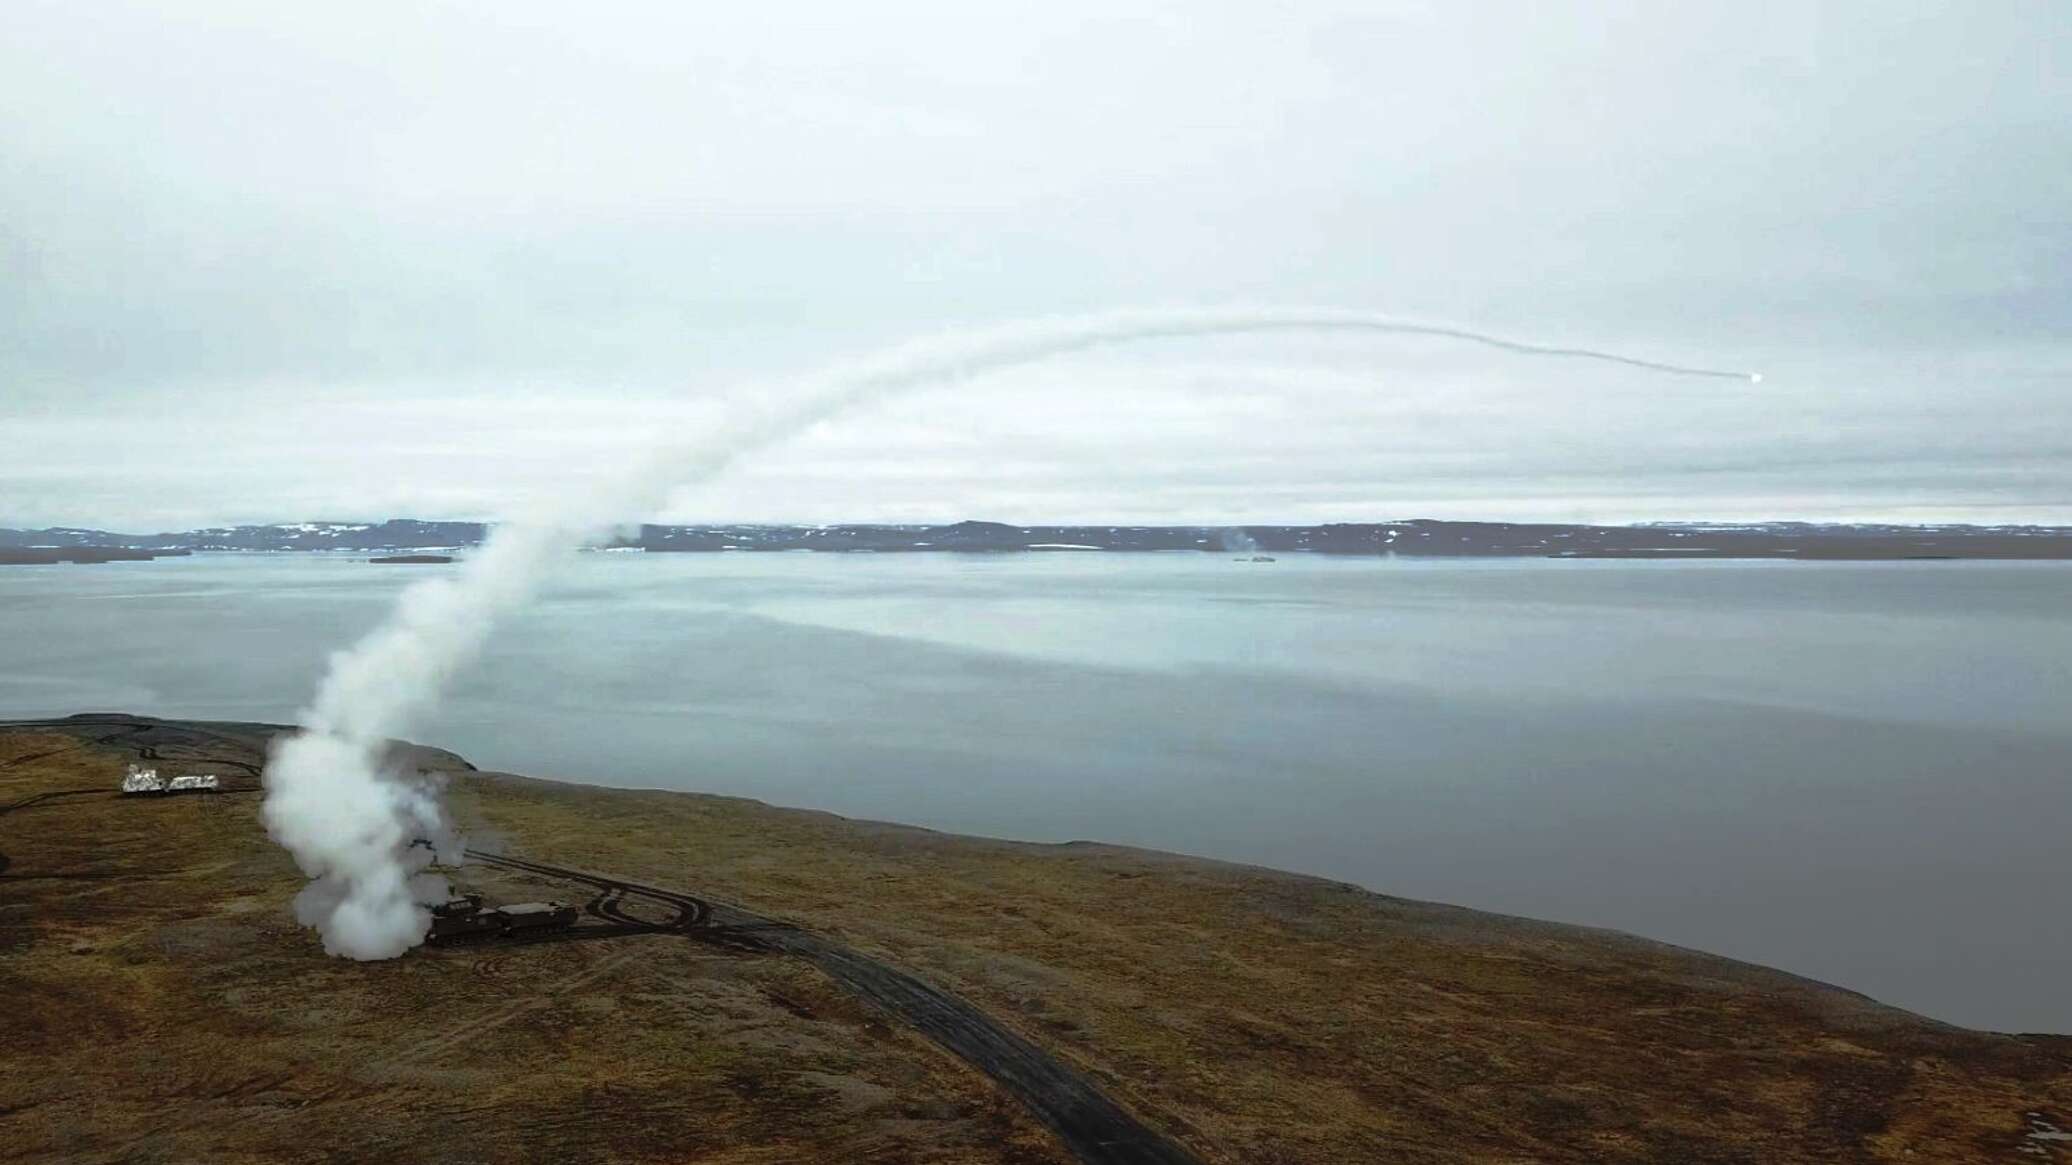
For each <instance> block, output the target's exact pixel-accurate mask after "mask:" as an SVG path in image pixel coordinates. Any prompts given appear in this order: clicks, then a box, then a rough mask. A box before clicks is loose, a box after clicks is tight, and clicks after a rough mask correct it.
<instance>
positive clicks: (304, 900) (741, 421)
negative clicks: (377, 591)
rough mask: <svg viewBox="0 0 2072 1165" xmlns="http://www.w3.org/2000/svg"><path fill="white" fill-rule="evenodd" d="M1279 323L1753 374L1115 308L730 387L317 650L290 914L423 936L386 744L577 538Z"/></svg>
mask: <svg viewBox="0 0 2072 1165" xmlns="http://www.w3.org/2000/svg"><path fill="white" fill-rule="evenodd" d="M1279 331H1360V332H1375V333H1382V334H1392V335H1406V336H1429V337H1437V338H1442V339H1451V340H1460V341H1464V342H1467V343H1473V344H1480V345H1484V346H1487V347H1493V348H1499V349H1502V350H1504V351H1507V352H1514V353H1519V354H1523V355H1529V356H1539V357H1558V358H1568V359H1582V360H1599V361H1606V362H1609V363H1613V364H1622V365H1626V366H1628V367H1633V368H1642V369H1647V370H1650V371H1654V372H1660V373H1664V374H1667V375H1674V376H1695V377H1713V378H1723V379H1731V380H1743V381H1752V380H1756V379H1759V378H1758V377H1756V376H1755V375H1754V374H1752V373H1746V372H1732V371H1723V370H1719V369H1711V368H1697V367H1689V366H1684V365H1676V364H1663V363H1659V362H1656V361H1652V360H1643V359H1639V358H1637V357H1633V356H1626V355H1621V354H1619V353H1616V352H1605V351H1598V350H1595V349H1588V348H1564V347H1550V346H1546V345H1540V344H1530V343H1525V342H1523V341H1519V340H1514V339H1509V338H1506V337H1502V336H1495V335H1490V334H1488V333H1484V332H1476V331H1471V330H1468V329H1465V328H1456V327H1447V326H1442V325H1436V324H1420V323H1414V322H1409V321H1404V320H1397V319H1392V318H1389V317H1386V316H1376V315H1368V314H1364V313H1360V312H1350V311H1293V310H1282V311H1234V310H1201V311H1126V312H1116V313H1110V314H1103V315H1094V316H1078V317H1067V318H1059V319H1046V320H1036V321H1030V322H1024V323H1017V324H1010V325H1005V326H1001V327H994V328H984V329H976V330H971V331H965V332H957V333H950V334H946V335H943V336H938V337H933V338H929V339H923V340H917V341H913V342H910V343H906V344H902V345H899V346H896V347H893V348H889V349H886V350H884V351H882V352H880V353H878V354H876V355H874V356H871V357H868V358H865V359H862V360H858V361H854V362H851V363H847V364H842V365H839V366H836V367H834V368H832V369H830V370H828V371H827V372H825V373H823V374H821V375H819V376H817V377H812V378H808V379H806V380H802V381H800V382H797V383H795V384H791V385H788V386H784V387H782V388H781V389H779V390H776V391H763V392H760V393H748V392H743V393H740V394H737V395H735V396H734V397H732V398H730V399H729V400H728V401H727V402H726V409H725V411H724V413H723V416H722V419H721V420H720V421H719V423H717V424H716V425H714V426H713V427H712V428H711V429H710V430H708V431H706V432H704V433H702V434H700V435H699V436H697V437H696V438H695V439H694V440H689V441H686V442H683V443H681V444H670V445H664V446H662V447H660V448H658V449H657V450H656V452H655V453H654V454H653V455H652V456H650V457H648V458H647V459H646V460H645V461H643V462H642V463H641V464H639V465H637V466H636V467H635V468H633V469H632V470H631V471H630V472H627V473H625V474H623V475H621V476H618V477H616V478H614V479H612V480H610V481H608V482H607V483H606V484H604V485H602V486H599V487H596V488H592V489H590V490H588V491H587V492H585V493H582V494H580V495H579V496H576V497H572V498H567V499H563V500H561V501H559V502H558V503H557V504H556V505H555V506H554V507H552V508H551V509H549V510H547V511H544V512H541V513H537V514H532V515H527V516H523V517H520V518H518V519H516V520H513V521H508V522H504V523H501V524H499V525H498V526H497V527H496V528H495V530H494V532H493V533H491V535H490V537H489V538H488V540H487V541H485V542H484V543H483V545H482V546H481V548H480V549H478V550H477V551H476V552H475V553H473V554H471V555H469V556H468V557H467V559H466V560H465V561H464V562H463V563H462V564H461V566H460V568H459V570H458V571H457V572H456V573H454V574H453V575H451V576H448V577H440V578H432V579H427V580H424V581H422V582H419V583H416V584H414V585H412V586H411V587H410V588H408V589H407V590H405V591H404V592H403V594H402V596H401V597H400V598H399V599H398V600H397V603H396V608H395V611H394V612H393V613H392V614H391V615H390V616H389V618H388V621H387V622H385V623H384V624H383V625H382V626H381V627H379V628H377V629H376V630H375V631H373V632H372V633H370V634H369V635H368V636H367V637H366V638H364V639H362V640H360V641H359V642H358V643H356V644H354V645H353V646H351V647H350V648H347V649H345V650H343V651H340V652H337V653H335V654H334V655H333V656H332V657H331V666H330V671H329V673H328V674H327V675H326V676H325V677H324V679H323V682H322V683H321V684H320V685H319V686H318V688H317V693H316V697H315V699H314V700H313V701H312V702H311V703H310V705H309V707H307V708H306V709H304V710H303V711H302V713H301V714H300V716H299V717H298V722H299V723H300V725H301V727H302V731H301V732H299V733H296V734H294V735H292V736H290V735H284V736H282V737H279V738H277V740H276V743H275V745H274V748H273V752H272V755H271V757H270V758H269V760H268V763H267V766H266V804H265V808H264V816H265V820H266V826H267V831H268V832H269V833H270V834H271V835H272V836H273V838H274V840H276V841H278V842H280V843H281V845H283V846H285V847H286V848H287V849H288V850H289V852H290V853H292V854H293V855H294V856H295V861H296V863H297V864H298V865H299V866H301V868H302V871H303V872H304V873H305V874H307V875H309V877H310V879H311V882H310V885H309V886H307V887H306V888H305V889H304V890H303V892H302V893H301V895H300V896H298V897H297V899H296V916H297V918H298V919H300V920H301V921H302V922H303V923H304V925H308V926H313V927H315V928H316V929H317V931H318V932H319V933H320V934H322V936H323V941H324V949H325V950H326V951H327V952H329V953H331V954H334V955H343V956H346V957H348V958H354V959H386V958H393V957H395V956H397V955H400V954H402V953H403V952H404V951H406V950H409V949H410V948H411V947H413V946H416V945H417V944H419V943H420V942H423V941H424V936H425V933H426V931H427V930H429V929H430V925H431V915H430V912H429V910H428V909H427V907H426V905H425V904H426V903H427V902H431V901H436V900H437V899H438V898H439V897H440V896H442V895H443V894H444V892H445V889H444V886H443V883H441V882H440V881H439V880H438V879H436V878H433V877H429V876H428V875H426V874H424V872H423V871H424V868H425V867H426V866H427V865H428V864H430V863H431V862H432V860H433V857H434V850H433V849H431V848H427V846H426V845H420V844H413V843H414V842H416V841H417V839H425V841H426V842H428V843H430V845H432V846H436V847H437V851H438V853H439V856H441V857H442V858H444V859H446V860H448V861H453V860H457V858H458V850H459V848H460V847H459V845H458V843H457V842H456V840H455V839H454V837H453V833H452V830H451V828H450V826H449V825H448V823H447V821H446V817H445V814H444V812H443V810H442V809H441V807H440V803H439V796H438V792H439V791H438V786H437V784H436V782H434V781H431V780H428V779H425V778H422V777H419V776H417V775H415V774H414V773H411V772H407V771H405V770H404V769H403V768H402V767H401V766H399V765H398V764H396V763H395V762H394V761H393V760H392V759H391V758H390V756H389V741H390V739H391V738H393V737H396V736H400V735H402V734H404V733H406V732H408V731H410V729H411V727H412V726H413V724H414V723H415V722H416V720H417V719H418V717H420V716H421V715H423V714H424V713H425V712H427V711H429V710H430V709H431V708H432V707H433V706H434V705H435V704H436V703H437V702H438V699H439V696H440V694H441V693H442V692H443V691H444V690H445V687H446V684H447V682H448V680H449V679H450V678H451V677H452V676H453V674H454V672H455V671H456V670H458V669H459V668H461V667H463V666H465V665H466V664H467V663H468V662H469V661H470V660H472V659H473V658H474V657H475V655H476V654H477V653H478V652H480V650H481V648H482V645H483V643H484V642H485V641H486V640H487V639H488V637H489V635H490V633H491V631H492V629H493V628H494V627H495V625H496V622H497V620H498V618H499V617H500V616H502V615H503V614H504V613H505V612H506V611H509V610H511V609H513V608H515V607H517V606H519V605H521V604H523V603H524V602H526V601H527V600H528V599H529V598H530V597H531V596H532V595H533V593H534V591H535V590H536V589H537V588H538V586H539V584H540V581H541V580H542V578H543V577H544V576H545V575H546V573H547V572H548V570H549V569H551V567H552V566H553V565H554V564H555V563H556V562H558V561H559V560H561V559H562V558H564V557H565V556H566V555H567V554H568V552H569V551H571V550H573V549H575V548H576V547H578V546H580V545H582V544H583V542H584V541H585V540H586V539H589V538H592V537H595V536H597V535H599V534H602V533H604V532H605V531H606V530H608V529H610V528H611V527H612V526H613V525H615V524H616V523H619V522H623V521H625V520H627V519H629V518H632V517H636V516H639V515H644V514H648V513H652V512H654V511H655V510H657V509H659V508H660V507H661V506H662V505H663V504H665V503H666V501H667V500H668V497H669V494H670V492H671V491H672V490H674V489H675V488H677V487H679V486H682V485H687V484H692V483H695V482H699V481H702V480H705V479H707V478H710V477H712V476H714V475H716V474H718V473H720V472H722V471H723V470H725V469H726V468H727V467H728V465H730V464H731V463H732V462H734V461H735V460H736V459H737V458H740V457H741V456H743V455H745V454H748V453H751V452H754V451H755V450H757V449H760V448H762V447H764V446H767V445H770V444H772V443H774V442H777V441H780V440H783V439H784V438H785V437H787V436H790V435H791V434H794V433H797V432H799V431H800V430H803V429H805V428H806V427H808V426H810V425H812V424H814V423H815V422H817V421H820V420H822V419H823V418H826V417H829V416H831V415H833V414H835V413H837V412H840V411H841V410H843V409H845V408H848V407H850V406H853V405H857V404H861V403H863V402H866V401H870V400H876V399H880V398H883V397H886V396H890V395H892V394H895V393H899V392H902V391H906V390H910V389H914V388H919V387H923V386H926V385H931V384H941V383H946V382H954V381H958V380H963V379H967V378H970V377H973V376H978V375H981V374H984V373H987V372H991V371H996V370H1000V369H1005V368H1010V367H1013V366H1016V365H1020V364H1027V363H1031V362H1034V361H1039V360H1044V359H1048V358H1050V357H1054V356H1060V355H1064V354H1067V353H1072V352H1079V351H1085V350H1088V349H1093V348H1101V347H1107V346H1110V345H1115V344H1123V343H1132V342H1137V341H1143V340H1155V339H1173V338H1182V337H1189V336H1214V335H1235V334H1245V333H1260V332H1279Z"/></svg>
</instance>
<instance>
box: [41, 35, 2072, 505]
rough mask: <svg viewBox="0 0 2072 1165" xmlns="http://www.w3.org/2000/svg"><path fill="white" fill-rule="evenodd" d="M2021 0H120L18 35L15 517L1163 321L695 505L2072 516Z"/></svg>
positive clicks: (564, 452) (352, 475) (2066, 267)
mask: <svg viewBox="0 0 2072 1165" xmlns="http://www.w3.org/2000/svg"><path fill="white" fill-rule="evenodd" d="M2068 218H2072V20H2068V19H2067V15H2066V10H2065V8H2064V6H2063V4H2062V3H2061V2H2058V0H2046V2H2040V3H2031V4H2025V3H2015V2H1993V3H1963V4H1948V5H1922V4H1912V3H1902V2H1896V0H1882V2H1877V3H1866V4H1861V5H1835V4H1811V3H1806V2H1804V0H1797V2H1793V3H1782V4H1762V3H1751V2H1749V0H1731V2H1727V3H1717V4H1714V3H1699V2H1684V3H1676V4H1658V3H1636V4H1623V3H1621V4H1611V3H1599V4H1590V5H1581V4H1576V5H1550V4H1517V5H1512V4H1498V3H1488V2H1477V3H1459V2H1442V3H1430V4H1424V3H1393V4H1392V3H1385V2H1381V0H1367V2H1362V3H1322V2H1319V3H1308V2H1300V0H1296V2H1287V3H1275V4H1266V3H1256V2H1255V3H1223V2H1212V0H1184V2H1175V3H1170V4H1132V3H1117V2H1115V0H1102V2H1101V3H1085V4H1081V3H1077V2H1052V3H1047V4H1042V5H987V4H972V3H959V4H949V3H943V4H908V3H883V2H880V3H871V4H854V3H826V4H786V3H768V2H765V3H759V4H754V5H747V4H740V5H714V4H682V3H655V4H646V5H642V4H619V5H578V4H568V3H551V4H548V3H520V2H513V0H496V2H494V3H488V2H485V3H479V4H411V5H388V4H378V3H360V4H352V5H343V4H340V5H284V4H279V3H276V2H274V0H264V2H255V3H249V4H224V3H193V2H190V3H180V4H165V5H130V4H123V3H115V2H109V0H98V2H96V3H92V4H80V3H76V2H73V0H64V2H55V3H44V2H40V0H13V2H11V3H9V4H8V5H7V10H6V16H5V33H4V35H0V525H22V524H34V525H42V524H47V523H69V524H89V525H99V526H109V527H117V528H130V529H144V528H148V529H158V528H180V527H186V526H191V525H199V524H213V523H221V522H236V521H291V520H301V519H307V518H346V519H357V518H379V517H384V516H389V515H404V514H408V515H415V516H425V517H496V516H499V515H504V514H509V513H512V512H515V511H516V510H518V509H519V508H521V507H523V506H525V505H527V504H528V503H529V502H530V501H531V500H532V499H535V498H537V497H539V496H541V495H543V494H547V493H552V492H554V491H556V490H559V489H565V488H568V487H569V485H570V484H571V483H572V482H574V481H576V480H578V479H581V478H583V477H585V476H587V475H590V474H593V473H597V472H600V471H601V470H602V469H603V468H605V467H608V466H611V465H613V464H617V463H622V462H623V460H624V459H625V457H626V456H627V454H628V452H629V451H630V450H633V449H637V448H638V447H640V446H641V445H643V444H644V443H646V442H649V441H651V440H653V439H654V437H655V435H656V434H657V433H658V432H663V431H673V430H682V429H685V428H688V427H691V426H695V425H697V424H699V423H700V420H701V418H702V417H705V416H708V415H709V402H710V401H711V400H712V399H713V397H714V395H715V394H716V393H718V392H719V391H721V390H723V389H726V388H728V387H729V386H732V385H735V384H737V383H740V382H743V381H748V382H754V383H781V382H782V380H783V378H784V377H785V376H787V375H790V374H795V373H800V372H805V371H809V370H811V369H813V368H815V367H816V366H819V365H821V364H823V363H826V362H829V361H834V360H839V359H842V358H844V357H845V356H850V355H854V354H858V353H863V352H867V351H869V350H870V349H872V348H873V347H875V346H877V345H880V344H883V343H887V342H891V341H896V340H899V339H901V338H904V337H906V336H908V335H911V334H913V333H916V332H928V331H936V330H940V329H943V328H946V327H955V326H959V325H964V324H978V323H987V322H993V321H997V320H1004V319H1009V318H1013V317H1019V316H1027V315H1038V314H1051V313H1058V312H1077V311H1095V310H1102V309H1106V308H1113V307H1125V306H1137V305H1148V306H1167V305H1180V306H1191V305H1211V306H1229V305H1245V304H1269V305H1296V306H1318V305H1322V306H1341V307H1349V308H1362V309H1371V310H1375V311H1383V312H1390V313H1395V314H1400V315H1405V316H1411V317H1417V318H1429V319H1437V320H1442V321H1450V322H1459V323H1464V324H1469V325H1472V326H1477V327H1483V328H1487V329H1490V330H1495V331H1501V332H1505V333H1507V334H1515V335H1518V336H1521V337H1523V338H1526V339H1532V340H1547V341H1552V342H1557V343H1578V344H1588V345H1590V346H1594V347H1602V348H1614V349H1618V350H1620V351H1625V352H1630V353H1632V354H1635V355H1639V356H1643V357H1647V358H1652V359H1659V360H1666V361H1672V362H1677V363H1693V364H1705V365H1712V366H1724V367H1728V368H1753V369H1760V370H1762V371H1763V372H1765V373H1766V374H1767V375H1766V379H1765V381H1764V382H1763V383H1762V384H1760V385H1755V386H1746V385H1740V384H1736V383H1733V382H1730V381H1693V380H1676V379H1665V378H1661V377H1658V376H1655V375H1652V374H1648V373H1643V372H1637V371H1635V370H1632V369H1622V368H1617V367H1612V366H1599V365H1582V364H1577V363H1574V362H1550V361H1546V360H1534V359H1530V358H1526V357H1519V356H1515V355H1506V354H1502V353H1497V352H1492V351H1490V350H1486V349H1479V348H1475V349H1464V348H1462V347H1461V346H1459V345H1452V344H1446V343H1442V342H1436V341H1422V340H1419V341H1410V340H1401V339H1388V338H1376V337H1364V338H1352V337H1348V336H1329V337H1289V336H1280V337H1277V338H1275V339H1273V340H1272V341H1270V342H1268V341H1245V342H1238V341H1215V342H1199V341H1163V342H1159V343H1156V344H1151V345H1147V346H1144V347H1141V348H1137V349H1132V350H1129V351H1127V352H1115V353H1108V354H1102V355H1099V356H1084V357H1075V358H1072V359H1069V360H1060V361H1056V362H1053V363H1049V364H1045V365H1042V366H1039V367H1034V368H1028V369H1023V370H1020V371H1017V372H1014V373H1012V374H1003V375H999V376H994V377H990V378H986V379H983V380H980V381H975V382H973V383H970V384H966V385H961V386H958V387H956V388H954V389H945V390H941V391H931V392H928V393H924V394H919V395H915V396H911V397H908V398H904V399H902V400H900V401H897V402H893V403H888V404H883V405H880V406H877V407H874V408H871V409H869V410H867V411H866V412H863V413H859V414H855V415H851V416H847V417H844V418H841V419H839V420H837V421H834V422H830V423H827V424H824V425H822V426H820V427H819V428H817V429H816V430H814V431H813V432H811V433H809V434H806V435H805V436H803V437H802V438H801V439H799V440H797V441H794V442H791V443H789V444H787V445H785V446H784V447H782V448H779V449H774V450H771V451H769V452H768V453H765V454H762V455H759V456H757V457H755V458H753V459H752V460H751V461H750V462H749V463H748V464H746V465H745V466H743V467H742V469H741V470H740V471H739V472H738V473H736V474H735V475H734V476H733V477H731V478H729V479H727V480H725V481H723V482H718V483H714V484H712V485H710V486H706V487H702V488H699V489H695V490H686V491H684V492H682V493H681V494H680V495H679V497H678V498H677V499H676V501H675V502H674V503H673V505H672V507H671V509H670V511H669V513H667V514H666V515H628V517H629V518H638V517H669V518H674V519H681V520H702V519H733V520H799V521H833V520H843V519H856V520H868V519H908V520H936V519H943V520H954V519H957V518H963V517H986V518H997V519H1003V520H1011V521H1012V520H1023V521H1036V520H1060V521H1110V520H1144V521H1190V520H1191V521H1207V522H1236V521H1315V520H1357V519H1385V518H1399V517H1414V516H1441V517H1446V516H1456V517H1458V516H1484V517H1508V518H1555V519H1583V520H1599V521H1623V520H1634V519H1656V518H1721V519H1730V518H1761V517H1807V518H1843V519H1849V518H1906V519H1934V520H1946V519H1956V520H1974V521H1994V522H1998V521H2013V522H2030V521H2050V522H2072V223H2068Z"/></svg>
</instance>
